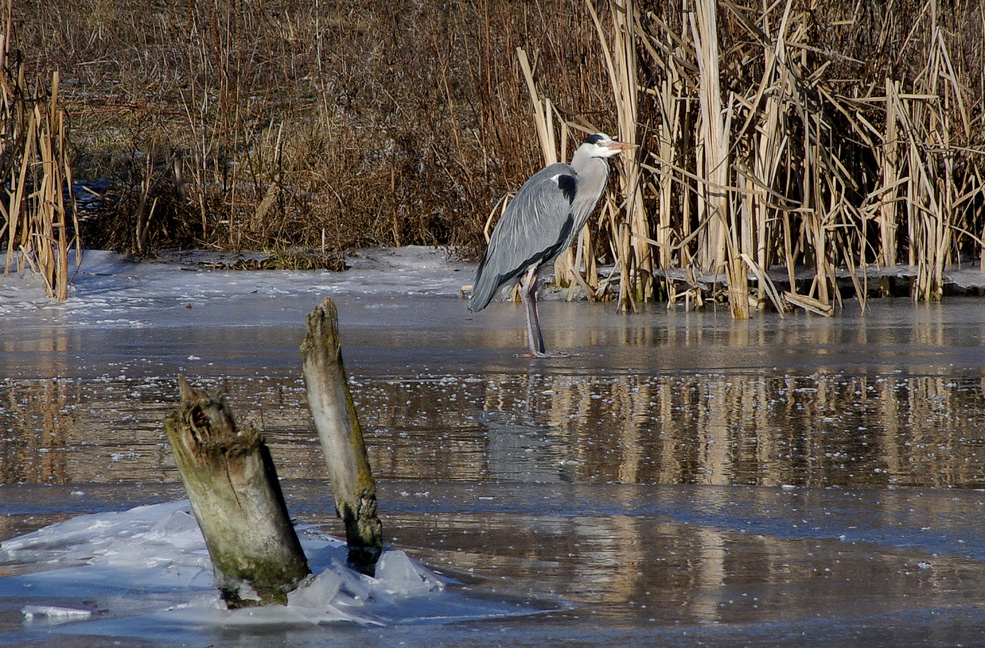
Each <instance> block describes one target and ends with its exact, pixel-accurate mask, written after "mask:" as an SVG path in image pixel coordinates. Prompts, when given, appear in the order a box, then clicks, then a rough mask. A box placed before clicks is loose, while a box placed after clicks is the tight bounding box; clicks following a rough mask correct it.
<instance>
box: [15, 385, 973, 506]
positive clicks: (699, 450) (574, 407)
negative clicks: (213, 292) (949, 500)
mask: <svg viewBox="0 0 985 648" xmlns="http://www.w3.org/2000/svg"><path fill="white" fill-rule="evenodd" d="M983 383H985V379H982V378H981V377H976V376H966V377H961V376H958V377H941V376H907V375H903V374H892V375H848V374H843V373H837V372H812V373H805V374H795V373H784V374H773V373H771V372H766V371H747V372H742V373H728V374H724V373H723V374H717V373H709V374H683V375H681V374H674V375H659V374H658V375H608V376H605V377H593V376H586V375H543V374H539V373H530V374H527V375H515V374H511V375H475V376H464V377H462V376H419V377H416V378H411V379H397V378H392V379H391V378H379V379H363V380H356V381H354V384H353V392H354V397H355V400H356V404H357V407H358V409H359V412H360V418H361V420H362V422H363V426H364V429H365V430H366V431H367V435H368V438H367V443H368V445H369V449H370V453H371V460H372V462H373V467H374V471H375V472H376V473H377V474H378V475H379V478H380V479H410V480H422V481H432V480H434V481H480V482H481V481H519V482H544V483H549V482H553V481H564V482H579V483H606V482H618V483H639V484H707V485H729V484H749V485H763V486H776V485H783V484H792V485H806V486H858V487H867V486H876V487H884V486H890V485H892V486H960V487H978V486H981V485H983V484H985V399H983V396H982V394H983V387H985V384H983ZM204 384H205V386H206V387H207V388H209V389H212V390H216V389H220V390H221V391H224V392H225V393H226V395H227V397H228V399H229V401H230V403H231V404H232V406H233V408H234V411H235V412H236V413H237V415H238V416H239V418H240V419H241V420H242V421H245V422H251V423H253V424H254V425H256V426H258V427H260V428H262V429H263V431H264V433H265V435H266V437H267V440H268V443H269V445H270V447H271V451H272V453H273V454H274V457H275V459H276V460H277V462H278V471H279V473H280V475H281V476H282V477H283V478H285V479H292V478H299V479H322V478H323V477H324V475H323V468H322V466H323V463H322V459H321V456H320V454H319V453H320V450H319V447H318V443H317V439H316V437H315V435H314V433H313V431H312V429H311V424H310V419H309V414H308V411H307V404H306V400H305V394H304V389H303V386H302V384H301V382H300V380H296V379H286V380H285V379H280V378H264V377H256V378H243V379H235V380H227V381H212V382H209V381H205V383H204ZM176 395H177V389H176V387H175V381H174V380H171V379H148V380H136V379H135V380H103V381H78V380H75V381H73V380H41V381H16V380H6V381H4V382H2V383H0V429H3V430H5V433H4V434H3V436H2V438H0V459H2V465H0V481H2V482H4V483H10V482H17V481H27V482H38V483H44V482H73V481H90V482H107V481H149V482H159V481H176V480H177V474H176V473H175V472H174V469H173V464H172V462H171V459H170V455H169V452H168V449H167V444H166V442H165V441H164V437H163V430H162V421H163V419H164V417H165V416H166V415H167V413H168V412H169V411H170V410H171V409H173V407H174V401H175V399H176Z"/></svg>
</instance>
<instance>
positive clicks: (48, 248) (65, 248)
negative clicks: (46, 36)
mask: <svg viewBox="0 0 985 648" xmlns="http://www.w3.org/2000/svg"><path fill="white" fill-rule="evenodd" d="M12 4H13V2H12V0H8V3H7V6H6V12H5V14H6V29H5V32H4V34H0V162H2V164H0V167H2V168H0V182H2V184H3V191H2V195H0V217H2V219H3V220H2V223H0V241H5V246H4V247H5V251H6V261H5V263H4V276H6V275H7V274H8V273H9V272H10V268H11V266H16V268H17V269H18V270H23V269H24V268H25V267H26V266H27V265H30V267H31V268H32V269H33V270H34V271H35V272H36V273H37V274H38V275H39V276H40V277H41V278H42V279H43V281H44V285H45V290H46V291H47V293H48V296H49V297H54V298H56V299H58V300H63V299H65V298H66V297H67V296H68V284H69V280H70V273H71V272H72V271H73V268H71V267H70V264H69V250H70V248H71V247H73V246H74V247H75V248H76V254H75V261H76V264H78V263H81V261H82V256H81V249H80V248H79V240H78V237H77V236H76V235H75V234H76V232H77V231H78V221H77V220H76V218H75V201H74V198H73V196H72V169H71V165H70V164H69V155H68V148H69V143H68V138H67V133H66V125H65V112H64V110H63V109H62V108H61V106H60V105H59V101H58V96H59V95H58V91H59V73H58V72H57V71H56V72H54V73H52V75H51V80H50V83H48V84H46V85H45V84H41V83H36V84H33V85H32V84H31V83H30V82H29V81H28V78H27V76H26V74H25V66H24V62H23V60H22V59H21V57H20V54H19V52H17V50H16V49H15V48H14V47H13V44H12V39H11V36H12V28H11V26H12V21H11V13H12ZM76 267H77V266H76Z"/></svg>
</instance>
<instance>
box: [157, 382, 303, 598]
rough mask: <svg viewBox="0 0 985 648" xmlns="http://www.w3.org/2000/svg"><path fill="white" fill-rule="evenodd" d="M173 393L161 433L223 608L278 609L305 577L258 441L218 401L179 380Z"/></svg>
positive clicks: (273, 475) (294, 537) (300, 553)
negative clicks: (176, 400)
mask: <svg viewBox="0 0 985 648" xmlns="http://www.w3.org/2000/svg"><path fill="white" fill-rule="evenodd" d="M178 387H179V391H180V392H181V405H180V407H179V409H178V410H177V411H176V412H174V413H172V414H171V415H170V416H168V417H167V419H165V421H164V427H165V429H166V431H167V434H168V441H170V442H171V448H172V449H173V450H174V456H175V460H176V462H177V464H178V470H179V472H180V473H181V480H182V482H184V484H185V490H186V491H187V492H188V497H189V499H190V500H191V505H192V511H194V513H195V518H196V519H197V520H198V524H199V526H200V527H201V529H202V533H203V535H204V536H205V544H206V545H207V547H208V549H209V556H210V557H211V559H212V564H213V565H214V567H215V572H216V585H217V586H218V587H219V590H220V592H221V593H222V597H223V599H224V600H225V601H226V604H227V605H228V606H229V607H230V608H238V607H245V606H252V605H269V604H286V603H287V593H288V592H289V591H291V590H293V589H295V588H296V587H297V586H298V585H299V584H300V583H301V581H302V580H303V579H304V578H305V577H307V576H308V575H309V574H310V573H311V571H310V569H309V568H308V561H307V559H306V558H305V556H304V551H303V550H302V549H301V543H300V542H299V541H298V537H297V534H296V533H295V532H294V527H293V525H292V524H291V519H290V517H289V516H288V513H287V505H286V504H285V502H284V495H283V493H282V492H281V489H280V483H279V482H278V480H277V472H276V470H275V469H274V463H273V460H272V459H271V457H270V452H269V450H268V449H267V446H266V444H265V443H264V441H263V437H262V436H261V435H260V433H259V432H257V431H256V430H255V429H253V427H252V426H251V427H250V428H249V429H246V430H239V429H238V428H237V427H236V422H235V421H234V419H233V415H232V412H231V411H230V409H229V406H228V405H227V404H226V403H225V401H224V400H223V399H222V398H211V397H209V396H207V395H206V394H205V393H204V392H199V391H196V390H194V389H192V388H191V386H189V384H188V383H187V382H186V381H185V379H184V377H180V376H179V378H178Z"/></svg>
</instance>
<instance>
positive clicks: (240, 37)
mask: <svg viewBox="0 0 985 648" xmlns="http://www.w3.org/2000/svg"><path fill="white" fill-rule="evenodd" d="M982 7H983V5H982V4H981V3H980V2H971V1H970V0H955V1H953V2H943V1H940V0H886V1H884V2H864V3H849V2H840V1H838V2H829V3H818V2H814V1H813V0H796V1H795V0H789V1H786V2H784V1H781V2H777V3H773V4H753V5H747V4H740V3H737V2H735V1H734V0H717V1H715V0H688V1H687V2H684V3H656V2H642V1H635V0H595V1H594V2H593V1H587V2H584V3H580V2H562V1H560V0H556V1H549V0H542V1H539V2H533V3H530V2H491V1H489V0H474V1H471V2H460V3H436V2H430V1H427V0H426V1H425V2H418V3H406V2H398V3H391V2H383V1H382V0H379V1H370V2H355V1H346V0H339V1H336V2H327V1H326V0H315V1H314V2H305V3H301V2H295V1H293V0H285V1H284V2H279V3H261V2H229V1H227V0H215V1H214V2H209V3H192V2H188V3H152V4H151V5H150V6H148V5H146V4H143V5H138V4H135V3H133V2H132V1H130V0H83V1H81V2H72V3H69V2H56V3H41V2H36V1H35V2H25V3H17V4H16V6H14V5H13V3H12V1H11V0H8V7H7V8H8V14H9V15H10V17H11V25H12V27H11V28H9V29H8V30H7V35H8V37H9V40H11V41H12V42H14V43H15V47H16V48H17V52H18V54H17V55H18V56H19V57H20V58H19V59H17V60H21V61H23V70H24V78H25V79H26V81H25V83H26V84H27V85H29V86H31V87H35V88H47V89H48V90H47V92H48V95H46V96H50V97H51V102H52V103H51V104H44V103H43V97H42V95H44V93H41V92H36V93H34V94H33V95H32V97H34V99H31V98H29V97H26V95H25V96H24V97H23V98H21V99H19V98H18V97H17V95H16V93H14V94H10V90H9V87H10V79H11V78H12V77H11V75H12V74H13V73H14V70H15V67H14V63H13V61H14V58H16V57H14V58H12V57H11V56H8V57H7V58H6V59H5V62H4V79H5V86H4V92H6V93H7V94H6V95H5V99H4V110H5V111H6V112H4V113H3V114H4V117H3V119H4V132H5V134H6V135H5V139H4V144H3V146H4V151H3V156H4V173H5V183H6V184H5V191H6V193H5V194H4V196H3V205H4V209H5V210H7V211H6V212H5V214H4V216H5V217H6V219H7V221H6V222H7V225H6V228H7V229H6V230H5V232H4V234H3V237H5V238H3V243H4V244H5V246H7V247H8V248H9V249H17V246H18V245H21V242H20V239H17V240H15V239H14V238H13V237H12V236H11V233H13V232H14V229H13V227H14V226H13V225H11V223H13V222H14V221H12V220H11V217H10V216H8V215H7V214H8V213H9V212H10V211H11V209H23V205H24V204H25V203H24V200H25V198H24V197H23V196H24V195H30V194H31V192H35V191H36V189H37V187H38V186H39V185H38V184H37V183H36V181H31V182H35V183H34V184H32V183H31V182H27V184H25V185H23V186H24V187H25V189H24V191H25V192H27V193H25V194H18V193H17V191H18V189H17V186H20V185H17V186H15V185H14V184H11V178H13V177H14V176H13V175H11V172H10V171H9V169H11V168H13V167H14V166H16V164H11V163H9V162H8V161H9V160H11V159H13V157H14V156H12V154H11V153H10V151H13V150H17V149H16V146H17V144H16V143H17V142H19V141H21V139H22V138H21V139H18V137H19V136H15V135H12V133H13V132H14V130H16V129H14V130H12V127H11V126H10V124H11V123H13V122H12V121H11V117H10V116H9V115H11V114H12V112H11V111H12V110H14V112H16V106H17V105H19V104H18V101H22V103H23V106H25V107H28V106H29V109H24V112H29V111H30V110H33V107H34V106H39V107H40V108H39V110H40V111H41V112H44V106H45V105H50V106H54V105H55V103H54V102H55V95H56V94H57V102H58V105H60V106H62V107H63V108H64V109H65V111H66V113H67V119H68V126H69V133H70V135H71V142H72V145H73V147H74V148H73V149H72V159H71V165H66V166H65V167H64V169H65V173H74V175H75V177H76V178H82V179H86V180H90V181H97V180H102V181H109V182H108V183H101V184H97V185H95V187H96V188H95V191H96V192H97V193H98V194H100V196H99V200H98V201H97V202H98V208H95V207H94V208H93V209H91V210H88V211H87V212H86V214H85V216H86V218H85V219H84V222H83V223H82V227H81V232H82V235H83V237H84V242H85V244H86V245H87V246H104V247H114V248H117V249H123V250H128V251H133V252H137V253H148V252H149V251H152V250H154V249H156V248H159V247H162V246H175V245H181V246H203V247H209V248H215V249H230V250H239V249H270V250H282V251H283V250H296V249H308V250H314V251H316V252H317V253H318V254H319V255H320V258H323V259H332V258H334V259H338V254H339V253H340V252H341V251H344V250H345V249H347V248H351V247H354V246H373V245H405V244H437V245H454V246H459V247H460V249H463V250H465V251H469V250H472V251H475V250H479V249H480V248H481V245H482V243H483V239H482V232H483V230H484V228H485V227H486V226H487V225H488V223H487V221H490V219H492V220H495V218H496V216H497V215H498V214H499V213H500V208H501V206H502V203H503V200H504V197H506V196H507V195H508V193H509V191H511V190H515V189H516V188H517V187H518V186H519V185H520V184H521V183H522V181H523V180H524V179H525V178H526V177H527V176H528V175H529V174H530V173H532V172H534V171H535V170H536V169H537V168H539V167H540V166H541V165H542V164H543V163H544V162H545V160H552V159H554V158H560V159H566V158H568V157H569V156H570V152H571V151H572V150H573V148H574V146H575V144H576V142H577V141H578V140H580V139H581V138H582V137H583V134H584V132H585V131H589V132H591V131H595V130H605V131H607V132H610V133H611V134H613V135H616V136H618V137H619V138H620V139H623V140H627V141H633V142H637V143H639V144H640V149H639V153H638V155H637V156H636V157H635V158H629V157H626V156H624V157H625V159H623V160H622V161H620V162H619V166H618V173H617V174H614V175H613V182H612V183H611V185H610V186H611V187H612V190H611V191H610V192H609V195H608V198H607V200H606V201H605V203H604V205H603V207H602V208H601V209H600V210H599V212H598V214H597V218H596V219H595V221H594V222H593V223H592V224H591V227H590V228H589V229H590V235H589V236H584V237H582V239H581V241H580V242H579V245H578V248H577V250H575V251H573V252H572V254H571V255H570V256H568V257H565V258H562V260H561V261H559V268H560V270H561V273H560V276H561V277H562V279H564V280H568V281H573V282H575V283H577V284H578V285H580V286H581V287H582V288H583V289H584V290H586V291H587V292H588V293H589V294H590V295H592V296H594V297H596V298H599V299H603V298H612V297H615V298H617V299H618V300H619V301H620V304H621V306H622V307H624V308H632V307H633V306H634V305H635V304H637V303H639V302H642V301H647V300H652V299H665V300H670V301H672V302H676V301H679V300H686V301H687V303H689V304H692V305H700V304H702V303H703V302H705V301H707V300H708V299H716V298H719V297H725V296H727V299H728V302H729V305H730V309H731V311H732V313H733V315H734V316H735V317H739V318H742V317H748V315H749V312H750V309H751V308H762V307H772V308H776V309H778V310H781V311H782V310H787V309H789V308H791V307H792V306H796V307H802V308H806V309H809V310H811V311H813V312H819V313H824V314H830V313H831V312H833V310H834V308H835V307H836V306H837V305H838V303H839V300H840V299H841V297H842V286H841V285H840V284H839V283H838V281H837V279H836V272H841V273H842V274H843V275H844V274H845V273H847V274H848V276H850V277H853V283H852V288H851V290H850V291H849V292H850V293H853V294H855V295H857V296H858V297H859V298H860V299H862V300H864V299H865V298H867V297H868V296H870V295H873V294H888V293H889V292H890V291H891V289H892V287H891V285H890V284H889V283H888V282H884V283H880V282H879V281H876V280H872V281H869V280H867V278H866V277H867V275H866V274H865V273H864V272H862V270H864V269H871V268H873V267H879V268H889V267H893V266H895V265H897V264H899V265H906V266H912V267H914V268H915V269H916V272H915V273H914V279H913V280H912V281H911V282H910V286H909V289H910V292H911V294H912V295H913V297H914V298H915V299H919V300H939V299H941V297H942V296H943V290H944V273H945V271H946V269H947V268H951V267H955V266H958V265H960V266H962V267H967V266H968V265H971V264H975V265H977V264H981V263H983V261H982V259H983V255H982V247H983V245H982V238H983V231H985V216H983V204H985V194H983V191H985V189H983V177H982V174H983V165H985V163H983V153H985V123H983V119H985V117H983V108H982V99H983V94H985V73H983V70H985V52H983V43H985V34H983V27H982V26H983V22H985V9H983V8H982ZM55 72H58V74H59V75H60V79H61V82H60V84H59V87H58V89H57V93H55V92H52V91H51V87H52V84H51V82H50V80H51V79H52V78H54V77H53V75H54V73H55ZM31 101H35V103H33V104H32V103H30V102H31ZM38 101H41V102H42V103H37V102H38ZM11 107H14V108H13V109H12V108H11ZM52 114H54V113H53V112H52ZM21 128H22V131H23V127H21ZM17 132H21V131H17ZM42 166H43V165H42ZM29 168H34V167H29ZM44 168H48V167H44ZM68 177H69V178H70V176H68ZM18 182H19V180H18ZM64 186H68V185H64ZM71 198H72V197H71V196H69V200H68V202H67V203H66V204H69V206H71ZM18 201H19V202H18ZM53 202H57V201H53ZM15 203H16V205H15ZM66 213H67V214H68V216H67V218H68V219H69V221H70V220H71V218H72V214H74V212H73V211H72V210H71V209H68V210H67V212H66ZM52 231H53V232H55V231H61V232H64V233H66V234H68V235H69V237H70V236H71V233H72V232H75V231H79V230H78V228H76V227H75V226H74V225H70V226H69V227H61V229H60V230H58V228H56V229H55V230H52ZM45 236H46V235H45V234H41V235H38V240H40V239H42V238H45ZM70 240H71V239H70V238H69V239H66V241H70ZM65 247H66V244H64V243H62V244H60V243H57V242H56V243H55V244H54V245H53V246H52V249H55V250H64V249H65ZM31 249H34V248H31ZM333 255H334V256H333ZM8 258H9V257H8ZM600 263H601V264H604V269H602V270H600V268H602V267H603V266H602V265H600ZM572 269H577V272H573V271H572ZM805 269H808V270H809V275H810V279H809V280H807V281H804V280H802V276H803V274H804V270H805ZM778 270H779V272H778ZM708 277H712V279H713V280H714V279H715V278H716V277H718V278H719V279H720V281H721V285H722V286H725V285H726V284H727V292H726V291H725V290H715V289H708V288H707V279H708ZM726 278H727V282H726Z"/></svg>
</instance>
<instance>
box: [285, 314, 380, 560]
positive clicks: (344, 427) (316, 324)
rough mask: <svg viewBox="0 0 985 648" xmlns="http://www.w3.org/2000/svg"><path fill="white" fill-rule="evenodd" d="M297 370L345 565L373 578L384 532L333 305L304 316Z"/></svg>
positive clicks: (374, 483)
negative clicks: (340, 527) (340, 528)
mask: <svg viewBox="0 0 985 648" xmlns="http://www.w3.org/2000/svg"><path fill="white" fill-rule="evenodd" d="M301 366H302V371H303V373H304V382H305V385H306V387H307V391H308V407H309V408H310V409H311V414H312V416H313V417H314V420H315V428H316V429H317V430H318V437H319V438H320V440H321V446H322V451H323V452H324V455H325V463H326V465H327V467H328V476H329V479H330V480H331V482H332V494H333V495H334V496H335V508H336V512H337V513H338V515H339V517H340V518H342V520H343V522H345V538H346V542H347V543H348V545H349V554H348V557H349V563H350V564H351V565H352V567H354V568H355V569H358V570H360V571H362V572H364V573H367V574H370V575H372V574H373V573H374V571H375V567H376V561H377V559H378V558H379V557H380V554H381V553H382V551H383V526H382V524H381V523H380V520H379V519H378V518H377V517H376V482H375V481H374V480H373V474H372V472H370V467H369V459H368V457H367V456H366V446H365V444H364V443H363V436H362V430H361V429H360V427H359V419H358V417H357V415H356V408H355V406H354V405H353V404H352V395H351V394H350V393H349V383H348V381H347V379H346V374H345V367H344V365H343V363H342V345H341V343H340V342H339V321H338V312H337V310H336V307H335V302H333V301H332V300H331V299H325V301H324V302H322V304H321V305H320V306H318V307H317V308H315V310H314V311H312V312H311V314H310V315H308V333H307V335H306V336H305V338H304V342H303V343H302V344H301Z"/></svg>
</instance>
